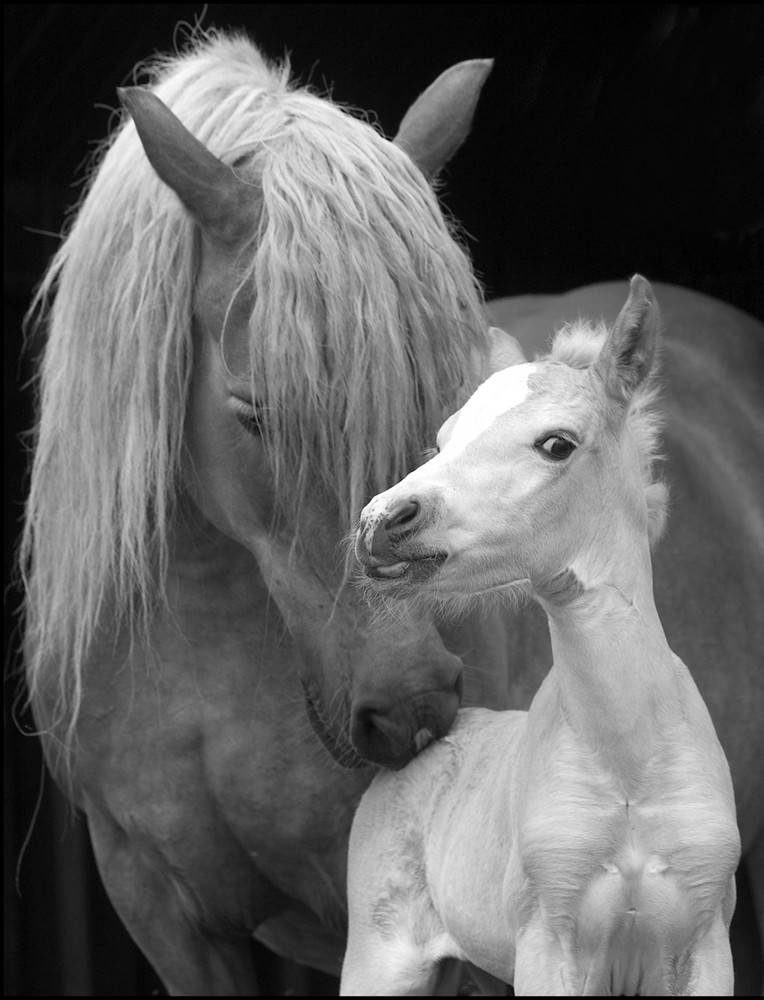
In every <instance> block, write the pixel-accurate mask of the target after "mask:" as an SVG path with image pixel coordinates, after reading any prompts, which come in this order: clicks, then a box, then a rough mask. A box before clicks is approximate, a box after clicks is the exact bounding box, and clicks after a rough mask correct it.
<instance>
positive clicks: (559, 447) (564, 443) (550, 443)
mask: <svg viewBox="0 0 764 1000" xmlns="http://www.w3.org/2000/svg"><path fill="white" fill-rule="evenodd" d="M536 447H537V448H538V449H539V450H540V451H543V452H544V454H545V455H548V456H549V457H550V458H554V459H557V461H562V460H563V459H564V458H567V457H568V456H569V455H572V454H573V452H574V451H575V449H576V446H575V445H574V444H573V442H572V441H568V439H567V438H564V437H560V435H559V434H550V435H549V437H547V438H544V439H543V441H539V442H537V444H536Z"/></svg>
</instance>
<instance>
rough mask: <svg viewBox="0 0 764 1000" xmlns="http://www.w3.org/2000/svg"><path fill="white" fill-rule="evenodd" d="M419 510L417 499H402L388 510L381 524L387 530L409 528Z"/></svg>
mask: <svg viewBox="0 0 764 1000" xmlns="http://www.w3.org/2000/svg"><path fill="white" fill-rule="evenodd" d="M419 510H420V507H419V502H418V501H417V500H403V501H401V503H399V504H398V506H397V507H395V508H393V510H391V511H390V513H389V514H388V515H387V517H386V518H385V522H384V525H383V526H384V528H386V529H387V531H391V530H394V529H407V528H411V527H412V526H413V524H414V522H415V521H416V519H417V517H418V516H419Z"/></svg>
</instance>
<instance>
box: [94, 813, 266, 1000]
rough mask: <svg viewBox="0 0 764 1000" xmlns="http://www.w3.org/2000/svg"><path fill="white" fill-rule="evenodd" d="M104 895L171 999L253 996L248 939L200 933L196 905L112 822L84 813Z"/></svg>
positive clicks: (256, 992)
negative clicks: (104, 890) (177, 997)
mask: <svg viewBox="0 0 764 1000" xmlns="http://www.w3.org/2000/svg"><path fill="white" fill-rule="evenodd" d="M88 821H89V826H90V836H91V840H92V843H93V851H94V853H95V858H96V863H97V865H98V870H99V872H100V874H101V879H102V881H103V884H104V887H105V888H106V892H107V894H108V896H109V899H110V900H111V902H112V904H113V906H114V908H115V910H116V911H117V913H118V914H119V917H120V919H121V920H122V922H123V923H124V925H125V927H126V928H127V930H128V931H129V933H130V935H131V937H132V938H133V940H134V941H135V943H136V944H137V945H138V947H139V948H140V949H141V951H142V952H143V954H144V955H145V956H146V958H147V959H148V961H149V962H150V963H151V965H152V966H153V967H154V970H155V971H156V973H157V975H158V976H159V978H160V979H161V980H162V982H163V984H164V986H165V988H166V989H167V991H168V993H169V994H170V995H171V996H258V995H259V993H258V988H257V979H256V977H255V972H254V969H253V968H252V960H251V955H250V937H249V935H248V934H244V933H242V935H241V937H240V939H239V940H235V939H224V938H223V937H221V936H218V935H216V934H214V933H210V932H207V931H205V930H204V929H203V927H202V925H201V923H200V921H199V920H198V919H196V914H195V909H196V907H197V905H198V904H197V901H196V900H195V899H194V898H193V896H192V895H191V893H190V892H188V891H187V890H186V889H185V888H184V886H183V885H182V883H181V882H180V880H177V881H176V880H175V879H173V878H172V876H171V875H169V874H165V873H164V872H160V871H158V870H157V868H156V867H155V866H153V865H152V864H151V863H150V862H149V861H148V859H147V858H146V857H145V856H144V855H143V853H142V852H141V850H140V848H138V847H137V846H136V845H135V844H134V843H133V842H132V841H131V840H130V838H129V837H128V836H127V834H126V833H125V832H124V831H123V830H122V829H121V828H120V827H119V826H118V825H117V824H116V823H115V822H114V821H113V820H111V819H109V818H108V817H105V816H104V815H103V814H102V813H100V812H99V811H97V810H93V809H89V810H88Z"/></svg>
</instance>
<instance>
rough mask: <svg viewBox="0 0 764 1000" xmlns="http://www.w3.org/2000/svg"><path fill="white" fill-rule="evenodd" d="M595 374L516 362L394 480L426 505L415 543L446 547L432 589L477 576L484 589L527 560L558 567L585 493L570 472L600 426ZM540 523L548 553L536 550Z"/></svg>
mask: <svg viewBox="0 0 764 1000" xmlns="http://www.w3.org/2000/svg"><path fill="white" fill-rule="evenodd" d="M592 377H593V376H592V374H591V372H589V371H585V370H578V369H572V368H570V367H568V366H567V365H564V364H560V363H554V362H544V363H526V364H520V365H514V366H512V367H510V368H506V369H503V370H502V371H500V372H497V373H496V374H494V375H492V376H491V377H490V378H489V379H488V380H487V381H486V382H484V383H483V384H482V385H481V386H480V387H479V388H478V389H477V391H476V392H475V393H474V394H473V395H472V397H471V398H470V399H469V400H468V401H467V403H466V404H465V405H464V406H463V407H462V409H461V410H459V411H458V412H457V413H455V414H454V415H453V416H452V417H450V418H449V419H448V420H447V421H446V422H445V423H444V425H443V427H442V428H441V430H440V432H439V434H438V452H439V453H438V454H437V455H436V456H435V457H434V458H433V459H431V461H430V462H428V463H426V464H425V465H423V466H421V467H420V468H419V469H417V470H416V471H415V472H413V473H411V475H410V476H408V477H407V479H406V480H404V482H403V483H402V484H400V486H401V487H403V488H404V489H405V490H408V493H409V494H410V495H411V496H415V497H417V499H418V500H419V501H420V502H421V503H422V504H423V505H427V504H431V505H432V508H433V517H432V521H431V525H430V526H428V527H426V528H424V530H423V531H422V532H421V534H420V536H419V540H420V541H421V542H426V543H427V544H428V545H432V546H433V548H435V549H439V550H442V551H444V552H446V553H447V554H448V559H447V560H446V562H445V563H444V564H443V566H442V567H441V569H440V570H439V572H438V574H437V577H438V579H437V584H436V585H437V586H438V587H440V588H443V587H444V586H447V583H448V579H449V577H450V576H453V577H454V578H455V579H456V577H457V576H458V577H460V578H461V581H462V582H463V581H464V579H465V576H466V577H467V578H471V577H472V576H475V577H479V579H480V581H481V583H480V586H481V589H488V588H491V587H495V586H501V585H503V584H506V583H508V582H510V581H511V580H516V579H523V578H525V577H526V576H528V575H529V573H530V566H531V565H532V566H534V567H535V568H536V570H537V571H538V570H539V568H541V569H542V572H546V571H549V572H552V573H553V572H556V571H557V570H558V569H559V568H561V567H558V566H556V565H553V561H554V560H558V559H559V558H560V557H564V553H565V550H566V548H568V547H569V546H570V539H569V537H567V536H568V535H569V533H570V530H571V527H572V526H575V524H576V521H577V518H576V517H575V509H576V506H577V504H578V502H579V500H580V499H583V497H582V496H581V494H580V493H579V491H578V490H576V489H573V488H572V484H571V483H570V482H567V479H568V476H569V475H570V473H571V471H572V467H573V466H574V465H575V464H576V463H577V462H578V461H580V460H581V459H582V458H583V456H582V455H577V454H576V452H577V451H578V450H579V449H580V448H581V446H582V445H583V444H585V443H591V441H592V439H593V437H594V435H595V427H594V424H596V423H598V421H597V420H596V415H597V414H598V413H599V408H598V406H597V405H596V402H595V401H594V396H595V393H594V392H593V386H592V382H591V380H592ZM593 417H595V419H593ZM396 489H397V488H396ZM590 499H591V498H590ZM541 522H543V529H544V543H543V544H544V546H545V548H546V549H547V550H548V552H549V560H546V559H545V558H544V557H543V555H542V556H540V553H539V544H540V533H539V527H540V523H541ZM545 563H546V564H545ZM433 582H434V583H435V581H433ZM460 585H461V584H460Z"/></svg>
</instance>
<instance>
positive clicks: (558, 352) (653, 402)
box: [547, 320, 668, 545]
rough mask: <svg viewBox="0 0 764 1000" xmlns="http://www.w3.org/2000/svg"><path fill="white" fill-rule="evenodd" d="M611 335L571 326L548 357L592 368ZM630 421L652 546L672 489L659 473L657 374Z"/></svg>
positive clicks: (591, 326) (640, 393)
mask: <svg viewBox="0 0 764 1000" xmlns="http://www.w3.org/2000/svg"><path fill="white" fill-rule="evenodd" d="M607 334H608V328H607V325H606V324H605V323H588V322H586V321H584V320H579V321H578V322H576V323H567V324H565V325H563V326H562V327H560V329H559V330H558V331H557V332H556V334H555V336H554V339H553V341H552V346H551V349H550V352H549V354H548V355H547V357H548V359H549V360H552V361H559V362H562V363H563V364H566V365H569V366H570V367H571V368H580V369H584V368H590V367H591V366H592V365H594V364H595V363H596V361H597V359H598V358H599V356H600V353H601V351H602V348H603V346H604V344H605V340H606V339H607ZM626 419H627V421H628V425H629V430H630V432H631V433H632V435H633V436H634V440H635V442H636V445H637V451H638V453H639V459H640V468H641V473H642V483H643V486H644V490H645V501H646V503H647V518H648V533H649V537H650V544H651V545H652V544H654V543H655V542H656V541H657V540H658V538H659V537H660V535H661V532H662V531H663V528H664V525H665V521H666V515H667V511H668V488H667V486H666V484H665V482H664V481H663V480H662V479H661V477H660V474H659V471H658V470H659V467H660V461H661V458H662V455H661V430H662V427H663V414H662V412H661V410H660V390H659V385H658V381H657V378H656V376H655V374H652V375H651V376H650V377H649V378H648V379H646V380H645V381H644V382H643V383H642V384H641V385H640V386H639V387H638V389H637V390H636V392H635V393H634V394H633V396H632V398H631V400H630V402H629V406H628V410H627V414H626Z"/></svg>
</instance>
